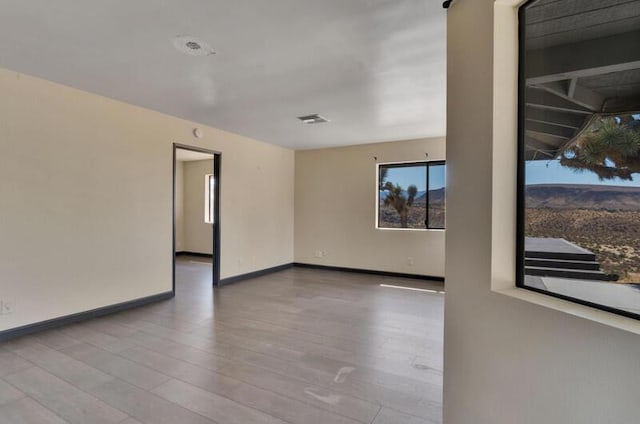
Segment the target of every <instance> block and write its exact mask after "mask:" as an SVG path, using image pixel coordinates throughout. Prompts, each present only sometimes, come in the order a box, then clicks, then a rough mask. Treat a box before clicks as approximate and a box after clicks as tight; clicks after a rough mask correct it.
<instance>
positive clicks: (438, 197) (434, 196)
mask: <svg viewBox="0 0 640 424" xmlns="http://www.w3.org/2000/svg"><path fill="white" fill-rule="evenodd" d="M388 194H389V192H387V191H381V192H380V200H381V201H382V200H384V199H385V198H386V197H387V195H388ZM402 194H404V195H405V196H407V191H406V190H403V191H402ZM429 200H430V201H431V203H432V204H435V203H444V188H439V189H436V190H430V191H429ZM426 201H427V192H426V191H425V190H421V191H419V192H418V193H417V194H416V199H415V201H414V203H417V204H420V203H425V202H426Z"/></svg>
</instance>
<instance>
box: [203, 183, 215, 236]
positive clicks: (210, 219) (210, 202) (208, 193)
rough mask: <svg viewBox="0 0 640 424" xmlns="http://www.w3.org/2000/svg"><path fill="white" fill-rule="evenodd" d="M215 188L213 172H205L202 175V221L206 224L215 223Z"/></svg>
mask: <svg viewBox="0 0 640 424" xmlns="http://www.w3.org/2000/svg"><path fill="white" fill-rule="evenodd" d="M215 188H216V180H215V178H214V176H213V174H207V175H205V177H204V222H205V223H207V224H214V223H215V208H214V204H215Z"/></svg>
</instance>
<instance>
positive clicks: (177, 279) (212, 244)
mask: <svg viewBox="0 0 640 424" xmlns="http://www.w3.org/2000/svg"><path fill="white" fill-rule="evenodd" d="M219 169H220V154H219V153H217V152H214V151H209V150H205V149H199V148H195V147H190V146H182V145H178V144H176V145H174V181H173V185H174V190H173V204H174V214H173V237H174V243H173V251H174V252H173V253H174V255H173V257H174V264H173V289H174V292H175V288H176V284H180V283H185V282H187V281H193V280H198V281H200V280H207V281H210V282H211V284H212V285H213V286H217V285H218V284H219V281H220V261H219V258H220V249H219V244H220V243H219V240H220V236H219V234H220V224H219V215H220V213H219V211H220V208H219V197H220V196H219V190H220V187H219ZM182 280H185V281H182Z"/></svg>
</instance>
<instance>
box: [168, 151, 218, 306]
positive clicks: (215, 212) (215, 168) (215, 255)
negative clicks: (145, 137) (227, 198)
mask: <svg viewBox="0 0 640 424" xmlns="http://www.w3.org/2000/svg"><path fill="white" fill-rule="evenodd" d="M178 149H180V150H190V151H192V152H200V153H207V154H210V155H213V176H214V178H215V180H216V187H215V191H214V195H215V199H214V202H213V221H214V223H213V224H212V225H213V231H212V233H213V234H212V236H213V264H212V266H213V269H212V271H213V272H212V273H211V274H212V285H213V287H218V286H219V285H220V175H221V172H220V171H221V165H222V153H221V152H218V151H215V150H209V149H203V148H201V147H195V146H189V145H187V144H180V143H173V213H172V217H173V223H172V225H173V243H172V245H173V246H172V247H173V252H172V254H171V256H172V258H173V264H172V273H173V277H172V278H173V286H172V290H173V294H174V296H175V294H176V162H177V160H176V150H178Z"/></svg>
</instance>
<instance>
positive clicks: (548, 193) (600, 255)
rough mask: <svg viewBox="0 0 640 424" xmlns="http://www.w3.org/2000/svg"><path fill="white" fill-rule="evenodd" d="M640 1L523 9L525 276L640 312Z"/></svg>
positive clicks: (612, 307)
mask: <svg viewBox="0 0 640 424" xmlns="http://www.w3.org/2000/svg"><path fill="white" fill-rule="evenodd" d="M639 40H640V0H639V1H624V2H620V1H601V2H591V1H577V0H535V1H529V2H527V3H526V4H525V5H524V6H522V7H521V8H520V102H519V103H520V113H519V116H520V118H519V200H518V203H519V205H518V226H519V234H518V262H519V265H518V276H517V278H518V285H519V286H520V287H525V288H528V289H531V290H535V291H539V292H544V293H547V294H550V295H553V296H556V297H561V298H564V299H568V300H573V301H577V302H579V303H584V304H587V305H590V306H594V307H597V308H601V309H605V310H608V311H611V312H616V313H620V314H623V315H627V316H632V317H635V318H640V48H639V46H640V44H639Z"/></svg>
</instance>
